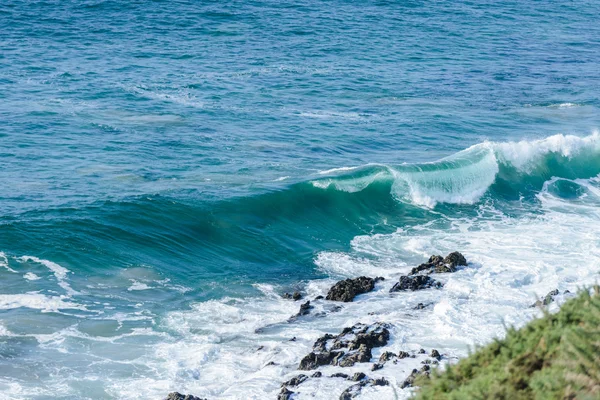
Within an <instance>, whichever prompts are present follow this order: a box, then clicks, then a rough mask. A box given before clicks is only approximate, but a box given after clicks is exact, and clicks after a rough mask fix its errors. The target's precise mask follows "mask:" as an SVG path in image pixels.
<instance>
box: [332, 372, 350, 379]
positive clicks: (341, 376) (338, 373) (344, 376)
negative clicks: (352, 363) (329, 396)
mask: <svg viewBox="0 0 600 400" xmlns="http://www.w3.org/2000/svg"><path fill="white" fill-rule="evenodd" d="M330 378H344V379H348V375H347V374H344V373H342V372H336V373H335V374H333V375H331V376H330Z"/></svg>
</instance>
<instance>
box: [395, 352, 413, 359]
mask: <svg viewBox="0 0 600 400" xmlns="http://www.w3.org/2000/svg"><path fill="white" fill-rule="evenodd" d="M408 357H410V354H408V353H407V352H405V351H400V352H398V358H400V359H402V358H408Z"/></svg>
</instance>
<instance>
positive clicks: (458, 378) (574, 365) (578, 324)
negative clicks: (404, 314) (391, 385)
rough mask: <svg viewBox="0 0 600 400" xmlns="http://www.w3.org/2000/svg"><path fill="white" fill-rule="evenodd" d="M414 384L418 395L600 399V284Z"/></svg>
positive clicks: (512, 399) (421, 397)
mask: <svg viewBox="0 0 600 400" xmlns="http://www.w3.org/2000/svg"><path fill="white" fill-rule="evenodd" d="M415 384H416V385H419V386H421V389H420V390H418V392H417V393H416V394H415V399H418V400H425V399H435V400H441V399H456V400H459V399H460V400H468V399H482V400H484V399H485V400H488V399H506V400H519V399H537V400H551V399H581V400H588V399H589V400H591V399H600V289H599V287H595V288H594V290H593V293H591V294H590V291H582V292H581V293H580V294H579V295H578V296H577V297H576V298H573V299H571V300H569V301H567V302H566V303H565V304H563V306H562V307H561V309H560V311H559V312H558V313H556V314H549V313H545V315H544V316H543V317H542V318H539V319H536V320H534V321H532V322H530V323H529V324H528V325H526V326H525V327H523V328H521V329H518V330H516V329H509V330H508V332H507V334H506V337H505V338H504V339H502V340H495V341H494V342H493V343H492V344H490V345H488V346H486V347H483V348H481V349H479V350H477V351H476V352H475V353H474V354H471V355H470V356H469V357H467V358H465V359H463V360H461V361H459V362H458V363H457V364H455V365H453V366H451V367H449V368H447V369H446V370H445V371H443V372H439V373H437V372H436V373H433V374H432V376H431V379H427V378H426V377H422V378H420V379H419V380H418V381H417V382H415Z"/></svg>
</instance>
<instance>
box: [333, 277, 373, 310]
mask: <svg viewBox="0 0 600 400" xmlns="http://www.w3.org/2000/svg"><path fill="white" fill-rule="evenodd" d="M374 288H375V280H374V279H373V278H368V277H366V276H361V277H359V278H355V279H345V280H343V281H339V282H338V283H336V284H335V285H333V287H332V288H331V289H329V292H328V293H327V297H326V299H327V300H334V301H343V302H346V303H347V302H350V301H352V300H354V297H356V296H358V295H359V294H363V293H367V292H370V291H371V290H373V289H374Z"/></svg>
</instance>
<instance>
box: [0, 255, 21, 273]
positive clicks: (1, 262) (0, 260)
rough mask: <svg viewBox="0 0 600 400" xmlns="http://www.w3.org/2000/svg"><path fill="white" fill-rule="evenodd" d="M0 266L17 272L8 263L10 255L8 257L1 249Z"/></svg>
mask: <svg viewBox="0 0 600 400" xmlns="http://www.w3.org/2000/svg"><path fill="white" fill-rule="evenodd" d="M0 267H3V268H6V269H7V270H9V271H10V272H15V273H16V272H17V271H15V270H14V269H12V268H11V267H10V266H9V265H8V257H6V254H4V253H3V252H1V251H0Z"/></svg>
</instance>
